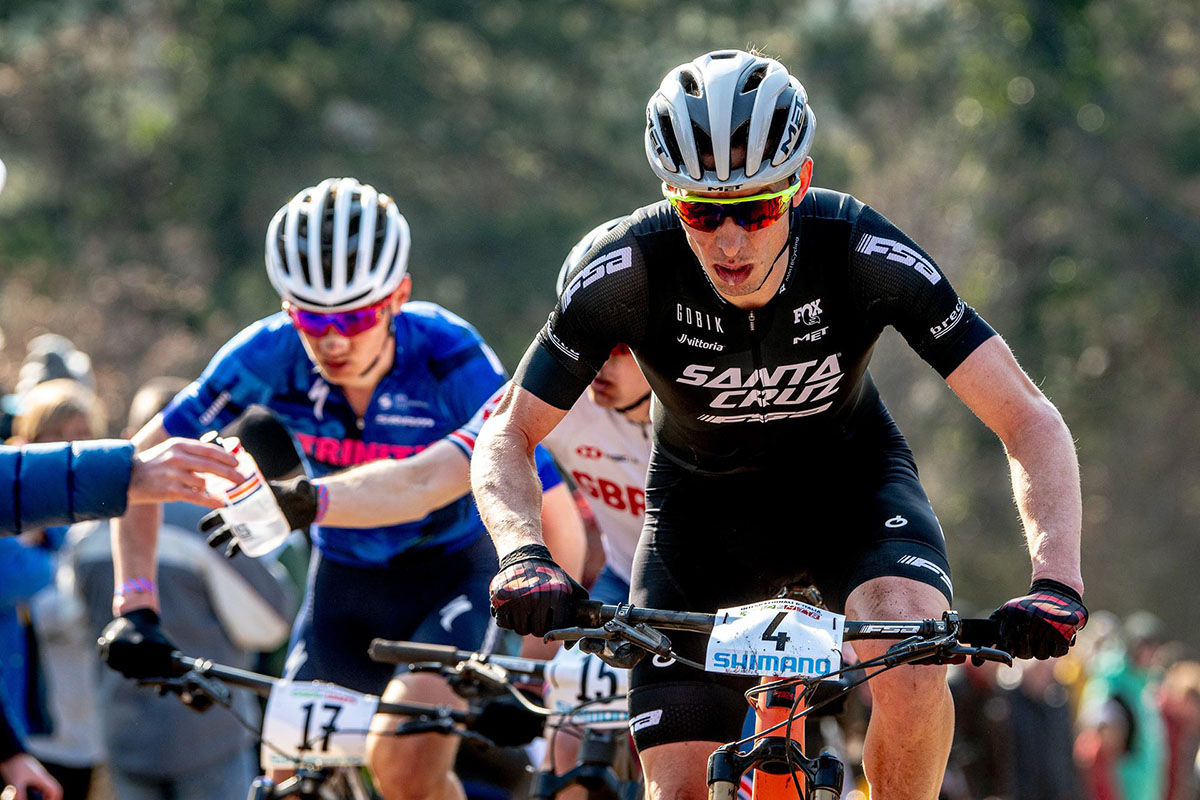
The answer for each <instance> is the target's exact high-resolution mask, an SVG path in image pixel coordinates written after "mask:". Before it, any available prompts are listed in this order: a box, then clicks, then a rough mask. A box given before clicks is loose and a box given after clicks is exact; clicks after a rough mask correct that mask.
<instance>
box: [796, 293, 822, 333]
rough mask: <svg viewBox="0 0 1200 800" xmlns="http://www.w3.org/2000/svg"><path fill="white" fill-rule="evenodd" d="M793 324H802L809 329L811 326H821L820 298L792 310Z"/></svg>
mask: <svg viewBox="0 0 1200 800" xmlns="http://www.w3.org/2000/svg"><path fill="white" fill-rule="evenodd" d="M792 315H793V319H792V322H793V324H796V325H799V324H800V323H801V322H803V323H804V324H805V325H807V326H809V327H810V328H811V327H812V326H813V325H820V324H821V298H819V297H818V298H817V299H816V300H813V301H812V302H809V303H805V304H804V305H802V306H800V307H799V308H795V309H792Z"/></svg>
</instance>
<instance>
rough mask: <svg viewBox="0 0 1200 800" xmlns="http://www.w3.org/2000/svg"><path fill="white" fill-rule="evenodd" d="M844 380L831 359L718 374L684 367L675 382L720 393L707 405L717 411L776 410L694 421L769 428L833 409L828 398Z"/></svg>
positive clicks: (710, 369)
mask: <svg viewBox="0 0 1200 800" xmlns="http://www.w3.org/2000/svg"><path fill="white" fill-rule="evenodd" d="M844 375H845V373H843V372H842V367H841V364H840V363H839V361H838V357H837V354H836V353H834V354H832V355H829V356H826V357H825V358H824V359H823V360H821V361H820V362H818V361H817V359H812V360H809V361H802V362H800V363H797V364H783V365H781V366H778V367H762V368H760V369H752V370H743V369H741V368H739V367H730V368H728V369H726V370H723V371H721V372H719V373H718V372H717V371H716V367H714V366H712V365H709V364H691V365H689V366H687V367H684V369H683V374H682V375H681V376H680V377H678V378H676V379H675V382H676V383H682V384H684V385H685V386H699V387H703V388H705V389H718V390H720V391H718V392H717V393H716V394H715V396H714V397H713V399H712V400H711V401H710V402H709V404H708V405H709V408H713V409H717V410H719V411H738V410H742V409H768V408H772V409H776V408H777V409H778V410H773V411H771V412H767V413H764V412H763V411H753V412H750V413H741V414H733V415H730V414H715V413H714V414H706V415H704V416H701V417H700V420H701V421H703V422H715V423H723V422H770V421H774V420H778V419H791V418H794V417H805V416H809V415H811V414H818V413H820V412H822V411H825V410H827V409H829V408H830V407H831V406H832V405H833V401H832V400H829V398H830V397H832V396H833V395H834V393H836V392H837V390H838V387H839V386H840V385H841V382H842V378H843V377H844ZM822 400H824V401H825V402H824V403H821V401H822ZM818 404H819V405H818ZM801 406H805V407H804V408H800V407H801Z"/></svg>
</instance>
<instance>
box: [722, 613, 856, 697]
mask: <svg viewBox="0 0 1200 800" xmlns="http://www.w3.org/2000/svg"><path fill="white" fill-rule="evenodd" d="M845 621H846V618H845V617H844V616H842V615H841V614H835V613H833V612H832V611H826V610H824V609H820V608H815V607H814V606H810V605H807V604H805V603H801V602H799V601H797V600H789V599H782V598H781V599H776V600H765V601H763V602H761V603H752V604H750V605H748V606H739V607H737V608H722V609H719V610H718V611H717V624H716V625H714V626H713V631H712V634H711V635H710V636H709V639H708V652H707V654H706V656H705V662H704V669H705V670H706V671H708V672H725V673H729V674H732V675H763V676H775V677H786V678H792V677H820V676H822V675H828V674H829V673H831V672H835V671H836V670H839V669H841V666H842V654H841V647H842V633H843V630H844V629H845V627H846V626H845Z"/></svg>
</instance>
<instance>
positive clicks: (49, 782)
mask: <svg viewBox="0 0 1200 800" xmlns="http://www.w3.org/2000/svg"><path fill="white" fill-rule="evenodd" d="M35 789H36V790H37V791H38V792H40V793H41V795H42V798H43V800H59V798H60V797H61V796H62V787H60V786H59V785H58V781H56V780H54V778H53V777H51V776H50V774H49V773H48V772H46V770H45V769H43V767H42V765H41V764H39V763H38V760H37V759H36V758H34V757H33V756H31V755H29V754H28V753H26V752H25V745H24V744H23V743H22V742H21V739H20V737H18V736H17V732H16V731H15V730H13V727H12V725H10V724H9V720H8V712H7V711H6V710H5V708H4V701H3V700H2V699H0V797H3V798H4V799H5V800H9V798H12V800H29V797H30V794H31V792H32V790H35Z"/></svg>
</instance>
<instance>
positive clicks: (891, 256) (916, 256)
mask: <svg viewBox="0 0 1200 800" xmlns="http://www.w3.org/2000/svg"><path fill="white" fill-rule="evenodd" d="M854 249H855V250H857V251H858V252H860V253H862V254H863V255H864V256H870V255H875V254H879V255H882V256H883V257H884V258H886V259H887V260H888V261H895V262H896V263H897V264H903V265H904V266H906V267H912V268H913V269H915V270H916V271H917V272H919V273H921V274H922V275H924V276H925V277H926V278H927V279H928V280H929V282H930V283H933V284H936V283H937V282H938V281H940V280H941V279H942V276H941V273H939V272H938V271H937V269H936V268H935V267H934V266H933V264H930V263H929V261H928V260H927V259H926V258H925V256H923V255H921V254H920V253H918V252H917V251H916V250H914V249H912V248H911V247H909V246H908V245H906V244H904V243H903V242H897V241H896V240H895V239H884V238H883V237H882V236H873V235H871V234H869V233H867V234H864V235H863V237H862V238H861V239H859V240H858V246H857V247H855V248H854Z"/></svg>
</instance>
